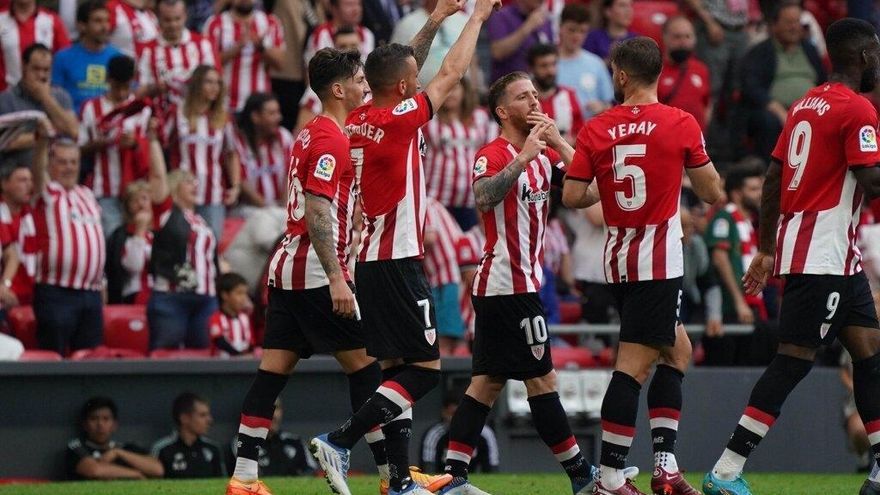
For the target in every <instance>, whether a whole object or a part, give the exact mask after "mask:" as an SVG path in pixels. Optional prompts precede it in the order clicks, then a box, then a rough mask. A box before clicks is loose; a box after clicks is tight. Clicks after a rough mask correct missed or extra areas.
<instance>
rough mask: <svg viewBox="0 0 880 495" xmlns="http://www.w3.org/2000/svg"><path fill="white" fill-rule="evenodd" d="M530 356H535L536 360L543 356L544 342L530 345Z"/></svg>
mask: <svg viewBox="0 0 880 495" xmlns="http://www.w3.org/2000/svg"><path fill="white" fill-rule="evenodd" d="M532 356H535V359H537V360H538V361H540V360H541V358H543V357H544V344H535V345H533V346H532Z"/></svg>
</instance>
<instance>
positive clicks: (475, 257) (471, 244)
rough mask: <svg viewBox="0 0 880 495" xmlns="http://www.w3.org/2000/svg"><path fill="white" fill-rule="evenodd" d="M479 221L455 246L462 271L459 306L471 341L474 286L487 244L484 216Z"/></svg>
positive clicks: (467, 338)
mask: <svg viewBox="0 0 880 495" xmlns="http://www.w3.org/2000/svg"><path fill="white" fill-rule="evenodd" d="M477 219H478V222H477V224H476V225H474V226H473V227H471V228H470V229H469V230H467V231H465V232H464V235H463V236H461V238H459V240H458V244H457V245H456V246H455V251H456V255H455V257H456V260H458V269H459V272H461V295H460V296H459V302H458V305H459V308H461V319H462V321H463V322H464V330H465V340H466V341H467V342H470V341H472V340H473V338H474V321H475V318H476V315H475V314H474V306H473V304H472V303H471V294H472V293H473V288H474V276H476V274H477V269H478V268H479V267H480V261H481V260H482V256H483V246H484V245H485V244H486V234H485V232H484V230H483V222H482V217H479V216H478V217H477Z"/></svg>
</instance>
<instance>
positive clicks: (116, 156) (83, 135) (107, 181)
mask: <svg viewBox="0 0 880 495" xmlns="http://www.w3.org/2000/svg"><path fill="white" fill-rule="evenodd" d="M134 99H135V98H134V95H131V96H130V97H129V98H128V100H126V101H125V102H123V103H121V104H120V105H125V104H128V103H130V102H132V101H134ZM114 108H116V107H115V106H114V105H113V102H111V101H110V100H109V99H108V98H107V97H106V96H99V97H97V98H92V99H90V100H86V102H85V103H83V106H82V112H81V113H80V127H79V144H80V146H82V145H84V144H86V143H90V142H93V141H96V140H98V139H100V138H107V139H111V140H114V141H118V140H119V138H120V137H121V135H122V134H123V133H125V134H132V135H134V136H143V135H144V134H145V133H146V130H147V126H148V124H149V122H150V117H151V116H152V114H153V113H152V110H151V109H150V107H149V106H146V107H144V108H143V110H141V111H140V113H138V114H137V115H132V116H131V117H127V118H126V119H125V120H123V121H122V126H121V128H120V127H114V128H113V129H112V131H111V133H110V134H106V135H105V133H103V132H101V129H100V124H101V119H102V118H103V117H104V116H105V115H107V114H108V113H110V112H112V111H113V109H114ZM94 164H95V168H94V175H93V178H92V191H94V192H95V196H96V197H98V198H111V197H119V195H120V194H122V192H123V191H122V188H123V187H124V186H125V185H124V184H123V182H124V181H123V180H122V176H123V173H122V157H121V154H120V150H119V146H117V145H115V144H114V145H111V146H108V147H107V148H104V149H103V150H100V151H98V152H96V153H95V155H94Z"/></svg>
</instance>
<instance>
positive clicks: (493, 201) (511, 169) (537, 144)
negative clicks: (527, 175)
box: [474, 122, 550, 211]
mask: <svg viewBox="0 0 880 495" xmlns="http://www.w3.org/2000/svg"><path fill="white" fill-rule="evenodd" d="M549 125H550V124H548V123H547V122H541V123H539V124H537V125H535V126H534V127H532V131H531V132H530V133H529V136H528V137H527V138H526V141H525V143H523V147H522V151H520V152H519V154H518V155H516V156H515V157H514V158H513V160H511V161H510V163H508V164H507V166H505V167H504V168H503V169H502V170H501V171H500V172H498V173H497V174H495V175H493V176H491V177H486V178H483V179H478V180H477V181H476V182H474V198H475V199H476V202H477V208H479V210H480V211H489V210H491V209H492V208H495V205H497V204H498V203H500V202H501V201H502V200H504V197H505V196H507V193H508V192H510V188H511V187H513V184H514V183H515V182H516V180H517V179H518V178H519V176H520V174H522V173H523V170H525V169H526V166H527V165H528V163H529V162H530V161H532V160H534V159H535V157H536V156H538V155H539V154H541V152H542V151H544V150H545V149H546V148H547V143H546V142H545V141H542V140H541V136H543V134H544V132H546V131H547V129H548V126H549Z"/></svg>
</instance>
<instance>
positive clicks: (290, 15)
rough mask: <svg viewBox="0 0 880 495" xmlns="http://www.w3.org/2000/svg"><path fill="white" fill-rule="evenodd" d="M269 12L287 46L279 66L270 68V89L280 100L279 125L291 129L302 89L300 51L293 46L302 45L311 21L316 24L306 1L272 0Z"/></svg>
mask: <svg viewBox="0 0 880 495" xmlns="http://www.w3.org/2000/svg"><path fill="white" fill-rule="evenodd" d="M273 12H274V14H275V16H276V17H277V18H278V21H279V22H280V23H281V33H282V34H283V35H284V46H286V47H288V49H287V50H285V51H284V54H283V55H284V56H283V58H282V59H281V65H280V66H279V67H278V68H277V69H275V70H273V71H271V76H272V92H273V93H275V95H276V96H278V101H279V102H280V103H281V114H282V116H283V120H282V124H281V125H282V126H283V127H284V128H285V129H293V128H294V126H295V125H296V119H297V113H298V111H299V107H298V105H299V100H300V98H302V95H303V93H304V92H305V90H306V83H305V64H304V62H303V50H298V49H296V48H297V47H302V46H305V43H306V36H307V35H306V32H307V31H308V30H309V29H310V28H311V25H312V24H311V22H312V21H314V23H317V17H316V16H315V12H314V10H313V9H312V4H311V3H310V2H279V1H276V2H275V8H274V10H273Z"/></svg>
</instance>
